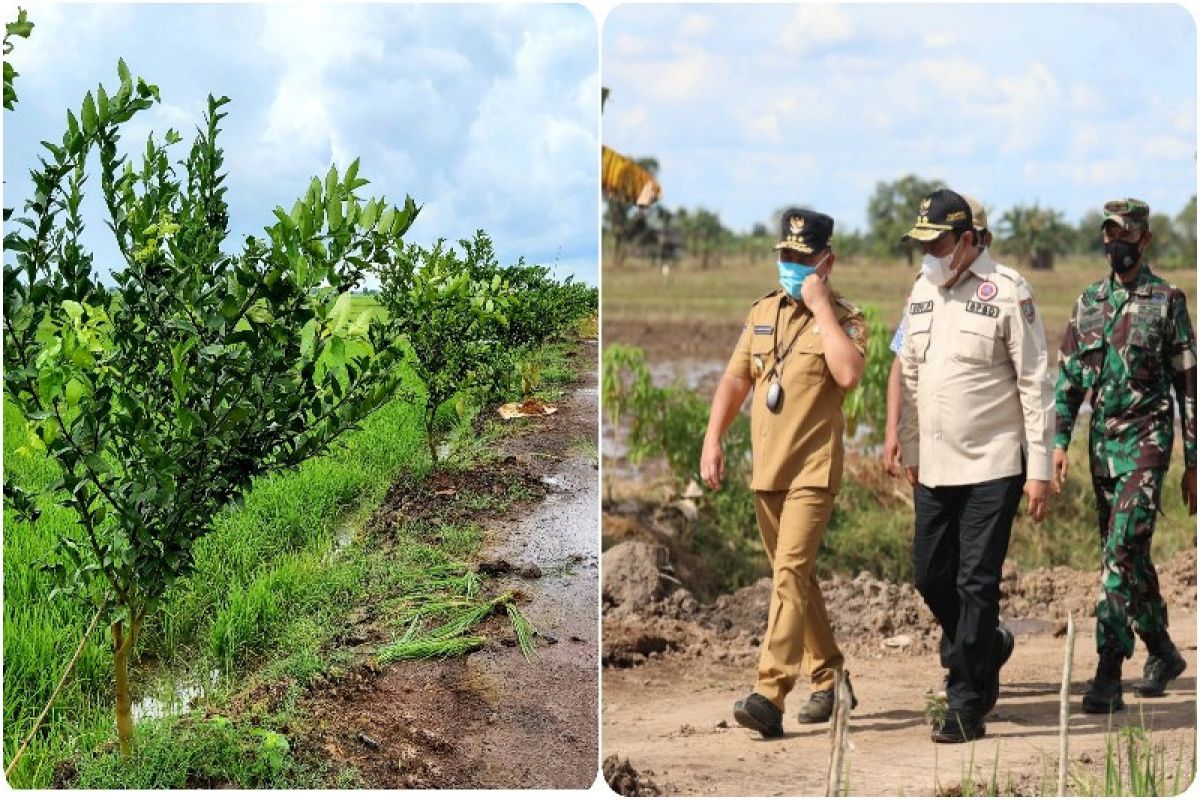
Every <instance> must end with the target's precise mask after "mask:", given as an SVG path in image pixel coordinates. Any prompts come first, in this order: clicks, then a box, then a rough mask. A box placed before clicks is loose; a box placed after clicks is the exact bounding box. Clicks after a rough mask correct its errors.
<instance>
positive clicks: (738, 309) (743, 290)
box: [602, 253, 1196, 346]
mask: <svg viewBox="0 0 1200 800" xmlns="http://www.w3.org/2000/svg"><path fill="white" fill-rule="evenodd" d="M996 257H997V258H998V260H999V261H1000V262H1001V263H1004V264H1008V265H1009V266H1012V267H1016V268H1017V269H1019V270H1020V272H1021V274H1022V275H1023V276H1024V277H1025V279H1026V280H1028V281H1029V283H1030V284H1031V285H1032V286H1033V292H1034V296H1035V297H1036V298H1037V303H1038V309H1039V310H1040V312H1041V314H1042V318H1043V320H1044V322H1045V329H1046V338H1047V339H1048V340H1049V342H1050V343H1051V345H1053V346H1057V344H1058V341H1059V340H1060V339H1061V337H1062V332H1063V329H1064V328H1065V327H1066V323H1067V318H1068V317H1069V316H1070V313H1071V307H1072V306H1073V305H1074V303H1075V299H1076V298H1077V297H1079V293H1080V292H1082V291H1083V289H1084V287H1085V286H1087V285H1088V284H1089V283H1092V282H1093V281H1096V280H1099V279H1100V278H1103V277H1104V276H1105V275H1107V274H1108V269H1107V267H1106V266H1105V265H1104V263H1103V261H1102V260H1101V259H1098V258H1095V259H1087V258H1080V257H1070V258H1062V259H1059V260H1058V261H1057V263H1056V264H1055V268H1054V269H1053V270H1051V271H1038V270H1030V269H1021V267H1020V266H1018V265H1017V263H1016V262H1015V261H1013V260H1012V259H1006V258H1005V256H1004V255H1003V254H1002V253H1000V254H997V256H996ZM1150 264H1151V268H1154V262H1153V260H1151V262H1150ZM916 273H917V269H916V267H914V268H912V269H909V268H908V266H907V265H906V264H905V262H904V261H903V260H897V261H887V262H883V261H869V260H866V259H862V260H859V259H841V260H839V261H838V263H837V265H836V266H835V267H834V271H833V275H832V277H831V278H830V283H831V284H832V285H833V286H834V287H835V288H836V289H837V290H838V291H839V292H841V293H842V294H843V295H845V296H846V298H847V299H849V300H850V301H851V302H852V303H854V304H855V305H858V306H864V305H874V306H876V307H877V308H878V309H879V310H880V314H881V315H882V317H883V321H884V323H885V324H886V325H887V326H888V327H889V328H894V327H895V326H896V324H897V323H898V322H899V321H900V312H901V311H902V310H903V305H904V298H905V297H907V296H908V291H909V288H910V287H911V286H912V283H913V280H914V279H915V277H916ZM1158 274H1159V275H1160V276H1161V277H1162V278H1163V279H1164V280H1167V281H1170V282H1171V283H1174V284H1175V285H1176V286H1178V287H1179V288H1181V289H1183V290H1184V291H1185V292H1187V296H1188V298H1189V299H1190V300H1194V299H1195V297H1196V273H1195V272H1193V271H1189V270H1176V271H1170V272H1159V273H1158ZM776 277H777V276H776V273H775V266H774V259H773V257H772V256H771V255H770V254H764V255H763V256H762V257H761V258H757V259H753V260H748V259H746V258H745V257H738V258H728V259H726V260H725V261H724V263H723V265H722V266H721V267H720V268H714V269H710V270H708V271H707V272H702V271H700V270H699V269H698V267H696V265H694V264H692V263H691V262H687V261H685V262H684V263H683V265H682V267H681V268H677V269H674V270H672V272H671V276H670V279H669V281H667V282H666V283H664V282H663V278H662V275H661V274H660V273H659V271H658V270H656V269H651V268H648V267H647V266H646V265H644V264H641V263H640V262H638V261H635V260H631V261H629V262H627V264H626V265H625V266H624V267H623V268H622V269H620V270H614V269H611V266H610V265H609V264H605V267H604V296H603V299H602V303H603V308H604V318H605V319H610V320H659V319H670V320H688V319H703V320H714V321H722V320H728V321H735V322H741V321H742V320H743V319H744V318H745V316H746V311H747V309H748V308H749V306H750V303H751V302H752V301H753V300H754V299H755V298H758V297H761V296H762V295H763V294H765V293H767V292H769V291H771V290H772V289H773V288H775V287H776V285H777V284H776ZM1189 305H1191V306H1192V313H1193V315H1194V314H1195V307H1194V306H1195V304H1194V303H1190V304H1189ZM610 344H611V342H610Z"/></svg>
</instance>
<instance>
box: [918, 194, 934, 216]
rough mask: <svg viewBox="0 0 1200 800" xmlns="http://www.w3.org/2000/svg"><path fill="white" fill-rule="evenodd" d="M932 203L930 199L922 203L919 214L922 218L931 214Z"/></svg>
mask: <svg viewBox="0 0 1200 800" xmlns="http://www.w3.org/2000/svg"><path fill="white" fill-rule="evenodd" d="M930 202H932V201H931V200H930V199H929V198H928V197H926V198H925V199H924V200H922V201H921V210H920V212H919V213H920V214H921V216H925V215H926V214H928V213H929V204H930Z"/></svg>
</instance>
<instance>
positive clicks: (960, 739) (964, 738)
mask: <svg viewBox="0 0 1200 800" xmlns="http://www.w3.org/2000/svg"><path fill="white" fill-rule="evenodd" d="M985 733H987V726H986V725H984V724H983V719H982V718H978V717H973V716H971V715H970V714H967V713H966V712H964V711H955V710H954V709H950V710H949V711H947V712H946V716H945V718H944V719H943V720H942V722H941V724H940V725H935V726H934V728H933V735H932V736H931V737H930V738H932V739H933V741H935V742H937V743H938V744H963V743H964V742H973V741H975V740H976V739H982V738H983V735H984V734H985Z"/></svg>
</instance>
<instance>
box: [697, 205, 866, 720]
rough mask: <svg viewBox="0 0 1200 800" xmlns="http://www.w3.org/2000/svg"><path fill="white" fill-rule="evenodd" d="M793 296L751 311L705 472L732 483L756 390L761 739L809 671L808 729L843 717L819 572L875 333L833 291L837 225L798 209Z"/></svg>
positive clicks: (788, 249) (786, 240)
mask: <svg viewBox="0 0 1200 800" xmlns="http://www.w3.org/2000/svg"><path fill="white" fill-rule="evenodd" d="M781 227H782V234H781V239H782V241H780V242H779V244H777V245H776V246H775V247H776V250H778V252H779V262H778V267H779V276H780V284H781V286H782V287H783V288H781V289H776V290H775V291H773V292H771V293H770V294H768V295H766V296H765V297H763V298H761V299H760V300H759V301H758V302H756V303H755V304H754V306H753V307H752V308H751V309H750V314H749V316H748V317H747V318H746V325H745V327H744V328H743V330H742V335H741V337H740V338H739V339H738V343H737V347H736V349H735V350H734V353H733V357H732V358H730V360H729V365H728V367H727V368H726V370H725V374H724V376H722V378H721V382H720V384H719V385H718V387H717V390H716V393H715V395H714V397H713V404H712V411H711V414H710V416H709V421H708V431H707V434H706V435H705V438H704V450H703V453H702V455H701V461H700V474H701V477H702V478H703V480H704V481H705V483H706V484H707V485H708V486H709V487H710V488H712V489H717V488H719V486H720V483H721V480H722V478H723V477H724V457H723V455H722V452H721V437H722V436H723V435H724V433H725V430H726V429H727V428H728V427H729V425H730V423H731V422H732V421H733V419H734V417H736V416H737V414H738V411H739V409H740V408H741V406H742V403H743V401H744V400H745V399H746V396H747V395H748V394H749V393H750V390H751V389H754V398H753V400H752V403H751V412H750V428H751V434H752V447H753V468H752V472H751V480H750V488H751V489H753V490H754V491H755V513H756V515H757V517H758V525H759V529H760V531H761V533H762V537H763V543H764V544H765V545H766V548H767V555H768V557H769V558H770V560H771V566H772V573H773V574H772V594H771V605H770V610H769V612H768V617H767V631H766V634H765V635H764V636H763V643H762V651H761V654H760V657H759V664H758V681H757V683H756V685H755V687H754V693H753V694H751V695H750V696H749V697H747V698H745V699H744V700H739V701H738V702H737V703H736V704H735V706H734V718H735V719H736V720H737V721H738V722H739V723H740V724H741V725H744V726H746V727H748V728H751V729H752V730H756V731H758V732H759V733H761V734H762V735H763V736H766V737H771V736H781V735H783V726H782V719H783V708H784V698H785V697H786V696H787V694H788V692H790V691H791V689H792V687H793V686H794V685H795V683H796V680H797V678H798V677H799V675H800V673H801V671H805V672H807V673H808V674H809V676H810V679H811V681H812V684H813V687H814V689H815V691H814V692H813V694H812V696H811V697H810V699H809V702H808V704H807V705H806V706H805V707H804V708H802V709H801V711H800V713H799V716H798V719H799V721H801V722H823V721H825V720H828V719H829V716H830V713H831V711H832V708H833V692H832V688H833V683H834V677H835V671H836V670H839V669H841V667H842V663H843V659H842V653H841V651H840V650H839V649H838V646H837V643H836V642H835V641H834V639H833V631H832V630H831V629H830V626H829V619H828V616H827V615H826V613H825V605H824V602H823V600H822V598H821V589H820V586H819V585H818V584H817V579H816V576H815V572H814V567H815V561H816V556H817V548H818V547H819V546H820V544H821V536H822V534H823V533H824V531H825V526H826V524H827V523H828V522H829V516H830V514H831V513H832V511H833V498H834V495H835V494H836V493H837V490H838V487H839V485H840V483H841V477H842V432H843V430H844V428H845V421H844V419H843V417H842V400H843V399H844V398H845V396H846V392H848V391H849V390H850V389H853V388H854V386H855V385H856V384H857V383H858V381H859V379H861V378H862V374H863V369H864V366H865V356H864V353H865V350H866V325H865V324H864V322H863V318H862V314H861V313H860V312H859V310H858V309H856V308H855V307H854V306H852V305H850V304H849V303H848V302H846V301H845V300H843V299H842V298H841V297H839V296H838V295H836V294H835V293H833V292H832V291H831V290H830V288H829V286H828V284H827V283H826V278H828V276H829V273H830V272H831V271H832V269H833V264H834V255H833V251H832V250H831V249H830V247H829V242H830V238H831V236H832V235H833V220H832V219H831V218H830V217H828V216H826V215H825V214H820V213H817V212H815V211H810V210H807V209H790V210H788V211H786V212H784V214H783V218H782V220H781Z"/></svg>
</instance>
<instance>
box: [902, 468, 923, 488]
mask: <svg viewBox="0 0 1200 800" xmlns="http://www.w3.org/2000/svg"><path fill="white" fill-rule="evenodd" d="M905 470H906V471H907V474H908V485H909V486H912V487H913V488H916V486H917V481H918V480H920V468H919V467H905Z"/></svg>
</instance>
